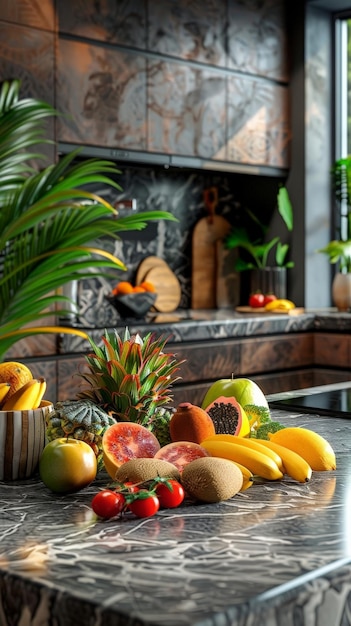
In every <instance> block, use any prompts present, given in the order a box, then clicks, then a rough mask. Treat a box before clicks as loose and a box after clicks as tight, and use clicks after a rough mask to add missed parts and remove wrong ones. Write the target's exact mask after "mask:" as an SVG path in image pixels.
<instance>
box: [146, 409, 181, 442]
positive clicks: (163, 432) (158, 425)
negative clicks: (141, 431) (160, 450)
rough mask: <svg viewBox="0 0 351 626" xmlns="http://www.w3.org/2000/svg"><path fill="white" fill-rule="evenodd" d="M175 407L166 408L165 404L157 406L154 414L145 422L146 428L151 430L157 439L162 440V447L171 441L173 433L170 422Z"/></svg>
mask: <svg viewBox="0 0 351 626" xmlns="http://www.w3.org/2000/svg"><path fill="white" fill-rule="evenodd" d="M175 411H176V409H175V408H173V407H172V408H168V409H167V408H165V407H163V406H160V407H157V408H156V409H155V412H154V414H153V415H151V416H150V418H149V420H148V421H147V422H146V423H145V424H144V425H145V426H146V428H148V429H149V430H151V432H152V433H153V434H154V435H155V437H156V439H158V441H159V442H160V445H161V447H162V446H166V445H167V444H168V443H171V441H172V439H171V433H170V430H169V423H170V421H171V418H172V415H173V413H175Z"/></svg>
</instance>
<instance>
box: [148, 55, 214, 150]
mask: <svg viewBox="0 0 351 626" xmlns="http://www.w3.org/2000/svg"><path fill="white" fill-rule="evenodd" d="M225 86H226V83H225V77H224V76H222V75H220V74H218V73H215V72H211V71H209V70H204V69H200V68H195V67H192V66H190V65H183V64H180V63H175V62H165V61H162V60H159V61H158V60H155V61H153V60H149V61H148V150H150V151H152V152H162V153H171V154H178V155H186V156H197V157H200V158H206V159H210V158H216V154H217V153H218V152H219V151H220V150H221V148H222V147H223V145H224V143H225V119H226V97H225Z"/></svg>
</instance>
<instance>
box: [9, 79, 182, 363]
mask: <svg viewBox="0 0 351 626" xmlns="http://www.w3.org/2000/svg"><path fill="white" fill-rule="evenodd" d="M19 92H20V81H18V80H14V81H6V82H4V83H3V85H2V86H1V89H0V271H1V274H0V361H1V359H2V358H3V357H4V355H5V353H6V352H7V351H8V349H9V348H10V347H11V346H12V345H13V344H14V343H15V342H16V341H18V340H19V339H22V338H24V337H26V336H28V335H33V334H37V333H46V332H54V333H58V332H65V333H74V334H79V335H82V336H84V337H86V334H85V333H84V332H83V331H80V330H78V329H70V328H67V327H60V326H36V327H35V326H32V327H28V325H30V324H32V323H33V322H38V320H40V319H43V318H44V317H47V315H48V310H50V309H51V308H52V307H53V306H55V307H57V306H58V307H59V309H60V310H59V311H57V313H60V314H61V313H66V312H67V311H66V310H65V309H64V307H65V306H67V302H69V299H68V298H66V297H64V296H62V295H60V294H59V292H58V291H57V290H58V289H59V288H60V287H61V286H62V285H64V284H65V283H68V282H70V281H73V280H78V279H82V278H85V277H89V276H91V269H92V267H93V268H94V272H95V274H94V275H95V276H106V277H108V276H111V275H112V274H111V272H109V270H111V269H114V270H116V269H126V268H125V266H124V264H123V262H122V261H120V260H119V259H117V258H116V257H114V256H113V255H112V254H110V253H108V252H107V251H105V250H103V249H102V248H101V247H99V245H98V244H96V243H94V242H96V240H97V239H98V238H99V237H102V236H107V235H108V236H112V237H115V238H118V233H119V232H121V231H126V230H142V229H143V228H145V226H146V225H147V224H148V222H149V221H151V220H160V219H167V220H175V219H176V218H174V217H173V216H172V215H171V214H169V213H167V212H164V211H150V212H147V213H145V214H141V213H138V214H135V215H131V216H126V217H122V218H121V217H118V218H117V219H111V217H116V215H117V211H116V209H114V208H113V207H112V206H111V205H110V204H109V203H108V202H106V201H105V200H104V199H103V198H101V197H100V196H98V195H96V194H94V193H92V192H90V191H87V190H86V186H87V185H88V186H89V185H90V184H96V183H99V184H100V183H101V184H105V185H108V186H112V187H114V188H116V189H118V190H120V189H121V188H120V186H119V185H118V183H116V182H115V181H114V180H113V179H112V178H111V176H112V175H116V174H120V171H119V170H118V169H117V167H116V165H115V164H114V163H113V162H110V161H106V160H101V159H88V160H86V161H84V162H83V163H79V164H78V165H77V164H76V163H74V161H75V159H76V156H77V152H79V151H73V152H72V153H71V154H69V155H66V156H65V157H64V158H62V159H61V160H60V161H59V162H58V163H56V164H52V165H49V166H47V167H45V168H44V169H41V170H40V169H39V168H38V165H39V163H40V161H41V160H42V159H43V158H44V155H43V154H42V153H40V152H39V153H38V152H37V149H38V148H37V146H38V144H43V143H52V142H50V141H49V140H47V139H45V120H46V118H48V117H52V116H56V115H59V113H58V112H57V111H56V110H55V109H54V108H52V107H51V106H50V105H49V104H47V103H45V102H42V101H40V100H36V99H33V98H26V99H20V97H19ZM96 257H99V258H96ZM62 307H63V308H62Z"/></svg>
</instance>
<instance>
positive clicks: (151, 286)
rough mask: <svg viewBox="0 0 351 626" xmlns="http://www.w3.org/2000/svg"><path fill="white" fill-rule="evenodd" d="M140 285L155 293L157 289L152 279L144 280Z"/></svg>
mask: <svg viewBox="0 0 351 626" xmlns="http://www.w3.org/2000/svg"><path fill="white" fill-rule="evenodd" d="M139 287H142V288H143V289H144V290H145V291H151V292H153V293H155V291H156V287H155V285H154V283H152V282H151V281H150V280H144V281H143V282H142V283H140V285H139Z"/></svg>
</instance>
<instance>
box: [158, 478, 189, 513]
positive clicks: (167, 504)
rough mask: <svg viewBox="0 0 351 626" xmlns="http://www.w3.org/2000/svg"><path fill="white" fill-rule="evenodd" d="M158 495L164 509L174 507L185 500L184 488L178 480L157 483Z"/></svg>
mask: <svg viewBox="0 0 351 626" xmlns="http://www.w3.org/2000/svg"><path fill="white" fill-rule="evenodd" d="M155 491H156V495H157V497H158V499H159V501H160V506H161V507H163V508H164V509H174V508H175V507H177V506H179V505H180V504H181V503H182V502H183V500H184V495H185V494H184V489H183V487H182V485H181V484H180V483H179V482H178V481H177V480H167V482H161V483H159V484H158V485H157V487H156V489H155Z"/></svg>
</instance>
